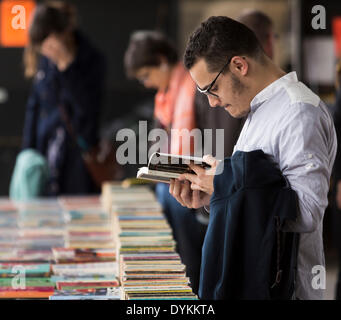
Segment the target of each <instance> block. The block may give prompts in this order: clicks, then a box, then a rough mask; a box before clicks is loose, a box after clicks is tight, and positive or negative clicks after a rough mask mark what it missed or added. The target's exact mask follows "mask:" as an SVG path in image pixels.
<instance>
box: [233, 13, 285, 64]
mask: <svg viewBox="0 0 341 320" xmlns="http://www.w3.org/2000/svg"><path fill="white" fill-rule="evenodd" d="M236 20H237V21H239V22H240V23H242V24H245V25H246V26H247V27H248V28H249V29H251V30H252V31H253V32H254V33H255V35H256V37H257V39H258V41H259V43H260V45H261V46H262V48H263V50H264V52H265V54H266V55H267V56H268V57H269V58H270V59H273V58H274V42H275V40H276V39H277V38H278V35H277V34H276V33H275V32H274V25H273V22H272V20H271V18H270V17H269V16H268V15H266V14H265V13H264V12H262V11H259V10H253V9H249V10H245V11H243V12H242V14H241V15H240V16H239V17H238V18H237V19H236Z"/></svg>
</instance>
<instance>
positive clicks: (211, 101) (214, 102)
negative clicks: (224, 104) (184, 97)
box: [207, 95, 220, 108]
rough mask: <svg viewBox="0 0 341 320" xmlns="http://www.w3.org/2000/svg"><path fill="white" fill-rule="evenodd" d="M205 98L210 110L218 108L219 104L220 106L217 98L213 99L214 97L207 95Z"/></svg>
mask: <svg viewBox="0 0 341 320" xmlns="http://www.w3.org/2000/svg"><path fill="white" fill-rule="evenodd" d="M207 98H208V102H209V104H210V106H211V107H212V108H215V107H217V106H219V104H220V99H219V98H217V97H214V96H210V95H208V96H207Z"/></svg>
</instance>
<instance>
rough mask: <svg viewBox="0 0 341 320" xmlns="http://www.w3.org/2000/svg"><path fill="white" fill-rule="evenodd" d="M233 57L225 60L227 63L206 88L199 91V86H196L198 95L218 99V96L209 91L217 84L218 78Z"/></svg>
mask: <svg viewBox="0 0 341 320" xmlns="http://www.w3.org/2000/svg"><path fill="white" fill-rule="evenodd" d="M232 58H233V57H231V58H230V59H228V60H227V62H226V63H225V64H224V66H223V67H222V69H221V70H220V71H219V73H218V74H217V76H216V77H215V78H214V80H213V81H212V82H211V83H210V84H209V85H208V87H207V88H206V89H205V90H203V89H201V88H200V87H199V86H197V90H198V91H199V92H200V93H203V94H206V95H211V96H213V97H216V98H219V96H218V95H216V94H215V93H213V92H211V91H210V90H211V89H212V88H213V86H214V85H215V83H216V82H217V80H218V78H219V76H220V75H221V74H222V73H223V72H224V70H225V68H226V67H227V66H228V65H229V64H230V62H231V60H232Z"/></svg>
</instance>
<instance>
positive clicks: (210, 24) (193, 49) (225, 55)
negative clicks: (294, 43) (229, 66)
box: [184, 16, 264, 72]
mask: <svg viewBox="0 0 341 320" xmlns="http://www.w3.org/2000/svg"><path fill="white" fill-rule="evenodd" d="M241 55H245V56H249V57H252V58H254V59H257V60H259V61H263V60H262V59H263V56H264V51H263V49H262V47H261V45H260V43H259V41H258V39H257V37H256V36H255V34H254V33H253V31H251V30H250V29H249V28H248V27H247V26H245V25H244V24H242V23H240V22H238V21H235V20H233V19H231V18H228V17H223V16H217V17H216V16H214V17H210V18H208V19H207V20H206V21H204V22H203V23H201V25H200V26H199V28H198V29H196V30H195V31H194V32H193V34H192V35H191V37H190V39H189V41H188V44H187V48H186V51H185V55H184V64H185V67H186V68H187V69H191V68H192V67H193V66H194V65H195V64H196V63H197V61H198V60H199V59H201V58H204V59H205V61H206V63H207V67H208V71H209V72H218V71H219V70H220V69H221V68H222V67H223V66H224V64H225V63H226V62H227V60H228V59H230V58H232V57H233V56H241Z"/></svg>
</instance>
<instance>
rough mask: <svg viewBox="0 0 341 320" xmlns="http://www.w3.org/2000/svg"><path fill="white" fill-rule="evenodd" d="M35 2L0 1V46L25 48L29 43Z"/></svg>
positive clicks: (26, 0) (18, 0) (25, 0)
mask: <svg viewBox="0 0 341 320" xmlns="http://www.w3.org/2000/svg"><path fill="white" fill-rule="evenodd" d="M35 5H36V4H35V1H33V0H0V45H1V46H2V47H24V46H26V45H27V42H28V27H29V21H30V17H31V14H32V12H33V10H34V8H35Z"/></svg>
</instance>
